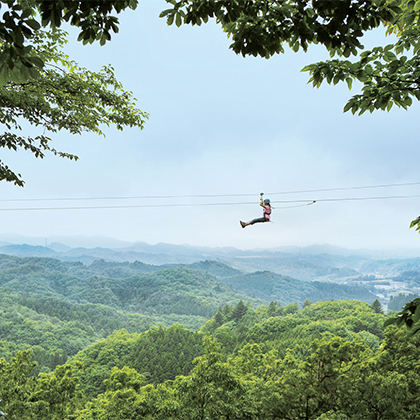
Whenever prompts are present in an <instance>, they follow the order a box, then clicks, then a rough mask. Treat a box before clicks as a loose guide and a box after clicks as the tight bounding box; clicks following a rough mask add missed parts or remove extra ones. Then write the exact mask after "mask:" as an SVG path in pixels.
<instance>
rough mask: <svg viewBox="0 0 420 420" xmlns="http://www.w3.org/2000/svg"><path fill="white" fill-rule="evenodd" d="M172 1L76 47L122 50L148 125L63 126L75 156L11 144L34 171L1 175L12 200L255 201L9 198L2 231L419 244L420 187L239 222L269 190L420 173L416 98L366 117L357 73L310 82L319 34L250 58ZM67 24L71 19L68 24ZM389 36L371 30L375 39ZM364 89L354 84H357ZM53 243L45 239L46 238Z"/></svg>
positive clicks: (100, 60)
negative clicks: (187, 18)
mask: <svg viewBox="0 0 420 420" xmlns="http://www.w3.org/2000/svg"><path fill="white" fill-rule="evenodd" d="M165 7H166V6H165V2H164V1H163V0H162V1H157V0H143V1H141V2H140V5H139V6H138V9H137V10H136V11H126V12H124V13H123V14H121V15H120V17H119V19H120V22H121V23H120V33H119V34H117V35H115V36H114V37H113V40H112V41H111V42H110V43H108V44H107V45H106V46H104V47H100V46H99V45H94V46H82V45H81V44H80V43H77V42H76V41H75V38H76V36H75V31H71V37H70V38H71V39H70V42H69V45H68V49H67V51H68V53H69V55H70V56H71V57H72V58H74V59H75V60H76V61H77V62H78V63H79V65H81V66H84V67H87V68H89V69H91V70H99V68H100V67H101V66H102V65H105V64H108V63H111V64H112V65H113V67H114V68H115V72H116V75H117V78H118V79H119V80H120V81H121V82H122V83H123V84H124V87H125V89H127V90H131V91H133V92H134V96H135V97H136V98H137V99H138V107H139V108H140V109H142V110H143V111H146V112H148V113H149V114H150V120H149V121H147V122H146V125H145V129H144V130H143V131H140V130H138V129H130V130H125V131H124V132H118V131H116V130H114V129H105V132H106V134H107V136H106V138H105V139H104V138H100V137H97V136H94V135H91V134H87V135H86V134H85V135H82V136H77V137H73V136H70V135H67V134H65V133H62V134H59V135H57V136H55V137H54V141H55V145H56V147H57V148H58V149H62V150H65V151H68V152H72V153H75V154H77V155H79V157H80V161H78V162H67V161H65V160H62V159H59V158H56V157H53V156H48V157H47V158H46V159H44V160H35V159H34V158H33V157H32V156H30V155H28V154H26V153H18V154H16V153H11V152H7V151H5V152H3V151H2V159H3V160H4V161H6V163H8V164H9V165H10V166H12V167H13V168H14V169H16V170H18V172H20V173H22V175H23V177H24V178H25V180H26V186H25V187H24V188H18V187H14V186H11V185H6V184H4V183H2V184H0V191H1V197H2V200H9V199H33V198H37V199H38V198H75V197H77V198H95V197H116V196H118V197H127V196H148V195H156V196H164V195H175V196H183V195H188V196H190V195H202V194H221V195H224V194H255V195H254V196H249V197H239V198H238V197H232V198H229V197H221V198H215V199H210V198H207V199H205V198H202V199H181V198H179V199H177V200H175V201H172V202H176V203H178V204H182V203H187V202H191V203H212V202H228V201H230V200H231V201H234V202H245V201H246V202H249V201H252V200H255V205H254V206H252V205H237V206H200V207H159V206H156V207H146V208H132V209H93V210H49V211H13V212H9V211H7V212H6V211H3V212H2V213H1V216H2V227H1V229H0V234H1V233H18V234H24V235H30V236H36V237H40V238H45V237H49V236H51V235H67V236H72V235H87V236H91V235H104V236H110V237H114V238H118V239H121V240H127V241H133V242H134V241H145V242H149V243H158V242H170V243H175V244H180V243H189V244H192V245H203V246H235V247H239V248H256V247H260V248H272V247H276V246H286V245H299V246H303V245H310V244H314V243H330V244H333V245H339V246H345V247H351V248H362V247H371V248H389V247H394V246H396V247H417V248H420V235H418V234H416V233H415V232H414V231H413V230H410V229H408V225H409V222H410V221H411V220H412V219H413V218H415V217H417V216H418V214H419V213H420V199H419V198H413V199H400V200H366V201H357V202H353V201H343V202H327V203H325V202H319V203H317V204H315V205H313V206H305V207H298V208H290V209H281V208H280V207H281V206H280V205H278V206H276V207H277V208H276V209H275V210H274V211H273V222H274V223H270V224H265V225H256V226H253V227H249V228H246V229H244V230H242V229H241V228H240V226H239V220H240V219H242V220H248V219H251V218H253V217H260V214H261V211H260V208H259V206H258V199H259V197H258V193H259V192H260V191H264V192H266V193H269V192H272V193H275V192H284V191H297V190H299V191H300V190H311V189H327V188H341V187H353V186H364V185H382V184H399V183H409V182H417V181H420V165H419V164H418V155H419V147H420V146H419V142H418V123H417V121H418V114H419V109H420V108H419V104H418V103H415V104H414V106H412V107H411V108H410V109H409V110H408V111H404V110H400V109H393V110H392V111H391V113H383V112H378V113H376V114H365V115H363V116H362V117H357V116H353V115H351V114H348V113H347V114H343V113H342V109H343V107H344V105H345V103H346V100H347V99H348V98H349V97H350V92H349V91H348V89H347V87H346V86H344V85H342V86H335V87H331V86H328V85H326V86H323V87H322V88H321V89H314V88H312V86H311V85H308V84H307V80H308V75H307V74H306V73H301V72H300V70H301V69H302V67H304V66H305V65H306V64H309V63H311V62H315V61H318V60H322V59H325V58H327V54H326V52H325V51H323V49H322V48H317V47H314V48H311V50H310V52H309V53H308V54H304V53H298V54H295V53H291V52H287V53H286V54H284V55H281V56H276V57H273V58H271V59H270V60H265V59H261V58H242V57H240V56H236V55H235V54H234V53H233V52H232V51H231V50H229V49H228V46H229V40H228V39H227V38H226V36H225V34H224V33H223V32H222V31H221V30H220V28H219V27H217V26H216V25H215V24H214V23H213V22H212V23H209V24H208V25H204V26H202V27H189V26H186V27H181V28H176V27H175V26H173V27H168V26H167V25H166V22H165V20H163V19H160V18H159V17H158V15H159V12H160V11H161V10H163V9H164V8H165ZM65 29H67V30H68V28H65ZM380 38H382V35H381V33H375V34H372V35H371V36H370V37H369V42H372V43H374V42H376V41H377V40H378V39H380ZM356 92H357V90H354V91H353V93H356ZM394 195H420V186H412V187H398V188H380V189H372V190H359V191H357V190H356V191H351V190H347V191H342V192H340V191H336V192H324V193H321V192H318V193H306V194H293V195H276V196H272V197H269V198H272V200H279V199H282V200H294V199H308V200H317V199H322V198H348V197H374V196H394ZM145 203H147V204H156V205H159V204H163V203H169V201H165V200H163V199H160V200H153V201H152V200H149V201H145V200H105V201H98V200H95V201H74V202H71V201H66V202H59V201H58V202H57V201H51V202H36V203H34V202H9V201H8V202H4V201H3V202H2V203H0V207H1V208H17V207H24V206H28V207H34V206H35V205H36V206H41V207H61V206H63V207H68V206H85V205H87V206H97V205H136V204H145ZM41 244H42V243H41Z"/></svg>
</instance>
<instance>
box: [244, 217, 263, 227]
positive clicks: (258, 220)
mask: <svg viewBox="0 0 420 420" xmlns="http://www.w3.org/2000/svg"><path fill="white" fill-rule="evenodd" d="M266 221H267V220H265V217H259V218H258V219H253V220H251V221H250V222H247V223H244V224H243V225H242V223H241V225H242V227H245V226H249V225H253V224H255V223H264V222H266Z"/></svg>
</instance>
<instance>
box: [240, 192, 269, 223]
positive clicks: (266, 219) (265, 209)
mask: <svg viewBox="0 0 420 420" xmlns="http://www.w3.org/2000/svg"><path fill="white" fill-rule="evenodd" d="M260 206H261V207H262V208H263V217H259V218H258V219H253V220H251V221H250V222H243V221H242V220H240V221H239V223H240V224H241V226H242V227H243V228H244V227H245V226H249V225H253V224H255V223H265V222H269V221H270V218H271V209H272V207H271V203H270V200H269V199H268V198H266V199H265V200H264V193H261V194H260Z"/></svg>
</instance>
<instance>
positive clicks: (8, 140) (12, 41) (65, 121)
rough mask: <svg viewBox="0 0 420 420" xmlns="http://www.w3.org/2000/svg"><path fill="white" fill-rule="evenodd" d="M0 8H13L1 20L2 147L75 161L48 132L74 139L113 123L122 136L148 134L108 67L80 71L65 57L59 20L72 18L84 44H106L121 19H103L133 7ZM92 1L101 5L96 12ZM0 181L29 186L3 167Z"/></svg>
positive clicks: (19, 4)
mask: <svg viewBox="0 0 420 420" xmlns="http://www.w3.org/2000/svg"><path fill="white" fill-rule="evenodd" d="M2 3H6V4H7V6H8V10H7V11H6V12H5V13H4V14H3V21H0V104H1V107H0V124H1V125H2V126H4V127H5V129H6V130H5V132H4V133H2V134H0V147H3V148H8V149H10V150H14V151H17V150H19V149H24V150H26V151H29V152H31V153H33V155H34V156H35V157H37V158H43V157H44V155H45V153H46V152H51V153H53V154H55V155H57V156H60V157H64V158H68V159H77V156H76V155H74V154H71V153H67V152H62V151H58V150H56V149H55V148H54V147H52V146H51V134H54V133H57V132H59V131H62V130H65V131H67V132H69V133H71V134H81V133H83V132H93V133H97V134H103V132H102V129H101V127H102V126H103V125H106V126H109V125H113V126H115V127H116V128H117V129H118V130H122V129H123V128H124V127H140V128H143V125H144V122H145V120H146V119H147V117H148V115H147V113H145V112H142V111H140V110H139V109H137V108H136V105H135V102H136V99H135V98H134V97H133V94H132V93H131V92H128V91H125V90H124V89H123V86H122V85H121V83H119V82H118V80H117V79H116V78H115V75H114V70H113V68H112V67H111V66H105V67H102V69H101V70H100V71H99V72H93V71H90V70H88V69H86V68H83V67H80V66H78V65H77V64H76V63H75V62H74V61H72V60H71V59H70V58H69V57H68V56H67V55H66V54H65V53H64V51H63V47H64V45H65V43H66V42H67V41H66V33H65V32H63V31H62V30H60V29H57V28H58V27H59V26H60V23H61V20H69V19H70V17H71V16H72V17H71V19H72V21H71V23H72V24H73V25H77V26H80V27H81V33H80V36H79V38H80V39H82V40H83V42H85V43H86V42H93V41H94V40H96V39H98V40H99V41H100V42H101V44H103V43H104V42H105V40H108V39H110V35H109V31H110V30H111V29H112V30H113V31H114V32H116V31H117V30H118V27H117V26H116V23H115V19H116V18H115V17H112V16H108V17H106V13H109V12H110V11H112V10H113V9H116V10H117V11H119V10H121V8H122V7H123V5H124V4H125V3H127V5H128V3H130V2H123V1H119V2H72V1H57V2H42V1H6V2H4V1H3V2H2ZM76 3H77V4H76ZM92 3H98V4H97V7H96V8H91V6H92ZM131 3H133V2H131ZM134 3H135V2H134ZM0 6H1V3H0ZM37 6H39V11H40V13H41V16H42V24H43V25H44V26H47V25H50V26H51V27H52V29H50V30H48V31H45V30H42V29H41V25H40V24H39V22H37V20H36V19H35V17H34V16H36V15H35V10H36V7H37ZM60 6H62V9H59V7H60ZM133 6H134V4H133ZM58 10H61V12H60V13H59V12H58ZM100 16H102V18H100ZM94 33H95V34H96V35H95V36H94ZM25 123H29V124H30V125H32V126H33V127H34V130H33V132H34V133H35V135H31V134H28V129H27V125H25ZM30 132H31V131H29V133H30ZM23 133H25V134H23ZM1 180H5V181H8V182H13V183H14V184H15V185H18V186H23V184H24V181H23V178H22V176H21V175H20V174H19V173H17V172H16V171H15V170H14V169H11V168H9V166H7V164H6V163H4V162H2V161H0V181H1Z"/></svg>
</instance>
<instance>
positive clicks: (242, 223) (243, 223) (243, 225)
mask: <svg viewBox="0 0 420 420" xmlns="http://www.w3.org/2000/svg"><path fill="white" fill-rule="evenodd" d="M239 223H240V224H241V226H242V227H243V228H244V227H245V226H246V224H245V222H242V221H241V220H240V221H239Z"/></svg>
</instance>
